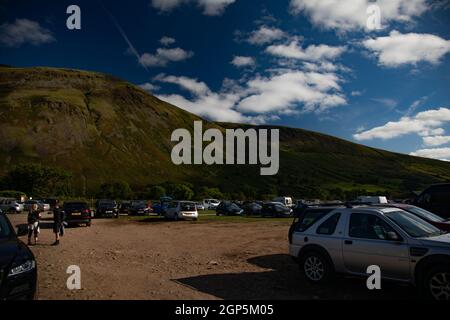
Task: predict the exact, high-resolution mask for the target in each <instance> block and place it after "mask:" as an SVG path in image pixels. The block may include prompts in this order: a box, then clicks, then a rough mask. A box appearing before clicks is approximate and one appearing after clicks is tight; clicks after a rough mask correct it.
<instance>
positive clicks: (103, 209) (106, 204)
mask: <svg viewBox="0 0 450 320" xmlns="http://www.w3.org/2000/svg"><path fill="white" fill-rule="evenodd" d="M95 216H96V217H114V218H118V217H119V208H118V207H117V202H116V201H114V200H107V199H103V200H97V201H96V202H95Z"/></svg>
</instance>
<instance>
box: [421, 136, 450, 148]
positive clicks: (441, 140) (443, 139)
mask: <svg viewBox="0 0 450 320" xmlns="http://www.w3.org/2000/svg"><path fill="white" fill-rule="evenodd" d="M449 142H450V136H430V137H423V143H424V144H425V145H426V146H428V147H437V146H442V145H443V144H447V143H449Z"/></svg>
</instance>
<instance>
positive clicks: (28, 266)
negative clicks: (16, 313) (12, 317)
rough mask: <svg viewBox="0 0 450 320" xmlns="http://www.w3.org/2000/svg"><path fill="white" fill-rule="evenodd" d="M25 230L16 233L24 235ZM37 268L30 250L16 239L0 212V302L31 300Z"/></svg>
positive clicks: (33, 294) (34, 288)
mask: <svg viewBox="0 0 450 320" xmlns="http://www.w3.org/2000/svg"><path fill="white" fill-rule="evenodd" d="M26 233H27V230H26V228H24V229H20V230H19V231H18V234H19V235H25V234H26ZM36 282H37V266H36V260H35V259H34V255H33V253H32V252H31V250H30V249H29V248H28V247H27V246H26V244H25V243H23V242H22V241H21V240H19V239H18V238H17V234H16V232H14V229H13V227H12V226H11V223H10V222H9V220H8V217H7V216H6V215H5V214H3V213H2V212H1V211H0V301H1V300H23V299H27V300H31V299H34V297H35V294H36Z"/></svg>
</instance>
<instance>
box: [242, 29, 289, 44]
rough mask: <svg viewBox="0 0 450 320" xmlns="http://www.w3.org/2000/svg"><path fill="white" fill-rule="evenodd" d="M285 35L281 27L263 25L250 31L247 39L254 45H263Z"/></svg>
mask: <svg viewBox="0 0 450 320" xmlns="http://www.w3.org/2000/svg"><path fill="white" fill-rule="evenodd" d="M286 36H287V34H286V33H285V32H284V31H282V30H281V29H278V28H272V27H268V26H265V25H263V26H260V27H259V29H258V30H255V31H253V32H251V33H250V36H249V37H248V39H247V41H248V42H249V43H251V44H254V45H264V44H269V43H272V42H274V41H276V40H280V39H283V38H285V37H286Z"/></svg>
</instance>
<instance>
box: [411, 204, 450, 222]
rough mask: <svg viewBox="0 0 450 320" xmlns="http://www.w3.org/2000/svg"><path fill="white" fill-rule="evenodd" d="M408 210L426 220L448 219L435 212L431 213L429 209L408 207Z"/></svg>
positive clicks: (442, 220)
mask: <svg viewBox="0 0 450 320" xmlns="http://www.w3.org/2000/svg"><path fill="white" fill-rule="evenodd" d="M407 211H409V212H411V213H414V214H415V215H416V216H419V217H421V218H423V219H425V220H429V221H432V222H445V221H446V220H445V219H444V218H441V217H439V216H437V215H435V214H434V213H431V212H430V211H427V210H425V209H422V208H419V207H408V208H407Z"/></svg>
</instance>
